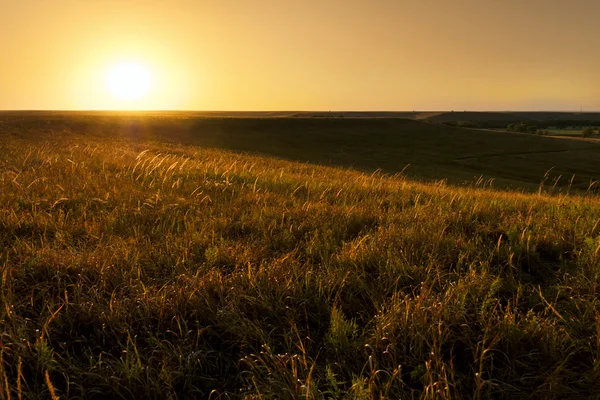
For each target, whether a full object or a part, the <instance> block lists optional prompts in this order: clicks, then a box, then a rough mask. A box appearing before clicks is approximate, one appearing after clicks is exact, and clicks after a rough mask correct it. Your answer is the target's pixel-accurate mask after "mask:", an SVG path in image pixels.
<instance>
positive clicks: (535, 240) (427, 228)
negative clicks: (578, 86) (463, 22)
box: [0, 116, 600, 399]
mask: <svg viewBox="0 0 600 400" xmlns="http://www.w3.org/2000/svg"><path fill="white" fill-rule="evenodd" d="M61 118H63V117H61ZM102 118H105V119H103V120H101V121H100V120H90V119H89V117H85V118H82V120H78V119H77V118H71V119H53V118H48V120H47V121H45V120H43V119H37V120H36V119H21V120H19V121H17V120H15V119H13V120H10V121H8V120H6V119H5V120H3V122H2V123H1V124H0V303H1V304H0V333H1V336H0V340H1V342H0V343H1V346H0V382H2V384H1V387H2V391H1V393H0V396H1V397H2V398H49V397H50V396H51V393H55V394H56V395H57V396H59V397H60V398H79V397H85V398H102V399H104V398H125V399H134V398H135V399H142V398H148V399H150V398H194V397H195V398H209V396H210V398H213V399H215V398H221V399H225V398H246V399H256V398H283V399H292V398H307V399H321V398H353V399H381V398H389V399H398V398H400V399H411V398H428V399H432V398H439V399H442V398H443V399H450V398H482V399H483V398H544V399H548V398H549V399H551V398H590V397H593V396H595V395H596V394H597V393H598V391H599V390H600V386H599V382H600V323H599V322H598V321H600V302H599V300H598V299H599V293H598V288H599V287H600V273H599V271H600V257H599V248H600V222H599V221H600V201H599V200H598V199H597V197H595V196H592V195H588V196H586V197H577V196H565V195H555V196H547V195H546V194H544V193H542V194H537V193H536V194H525V193H517V192H499V191H489V190H486V189H481V188H479V189H478V188H473V187H451V186H446V185H442V184H424V183H419V182H416V181H412V180H409V179H406V178H403V177H389V176H385V175H383V174H381V173H362V172H360V171H354V170H350V169H346V168H333V167H324V166H318V165H312V164H307V163H298V162H293V161H288V160H283V159H279V158H287V159H300V160H303V161H304V160H311V161H321V162H323V163H326V162H327V160H328V159H327V158H325V159H323V160H321V159H320V157H323V156H325V155H327V156H329V155H331V156H333V155H335V154H336V153H334V150H335V149H337V150H340V149H344V150H345V153H344V152H340V153H339V154H341V155H339V156H338V157H337V158H332V160H334V161H335V162H334V161H332V162H331V164H334V165H354V166H357V167H360V168H364V169H369V168H375V167H377V164H378V163H379V162H382V163H383V164H384V169H385V170H392V171H393V170H395V169H400V168H403V165H404V163H405V162H414V163H415V165H416V166H419V165H421V164H419V160H420V162H422V163H423V165H424V166H425V160H434V159H436V158H439V159H443V160H449V159H451V158H452V159H454V160H457V161H455V162H454V163H448V164H444V162H445V161H444V162H442V161H438V164H435V165H437V166H443V165H447V166H448V168H449V169H448V170H449V171H453V169H452V168H456V169H455V170H456V171H464V170H462V169H461V168H464V165H467V166H469V168H473V169H478V168H481V167H487V168H490V169H493V171H500V170H501V171H504V172H503V173H505V174H508V173H509V172H510V174H514V175H516V176H519V177H521V176H525V177H527V176H528V175H527V172H523V171H521V169H519V167H518V165H519V164H516V165H515V163H517V162H519V161H518V160H521V161H520V162H523V163H525V162H526V161H527V160H530V159H533V160H534V164H535V163H539V164H540V165H539V167H540V168H541V165H542V164H544V163H545V162H547V160H548V158H547V157H554V156H556V154H557V153H560V152H568V151H570V152H588V153H589V157H590V158H591V159H593V157H596V155H595V154H596V148H595V146H593V145H590V144H588V143H580V142H575V141H574V142H573V143H571V142H570V141H568V140H550V139H543V138H542V139H543V140H539V139H540V138H537V137H531V136H525V135H509V134H506V135H504V134H502V133H497V134H494V135H492V134H491V133H488V132H477V131H466V130H459V129H448V128H445V127H437V126H433V125H426V124H419V123H414V122H410V121H405V120H398V121H389V120H382V121H379V122H376V123H375V122H373V121H368V122H365V123H364V124H362V123H360V122H358V121H352V122H353V123H350V124H348V125H346V121H344V122H339V123H338V121H336V122H335V123H334V122H331V121H320V122H318V123H317V122H315V121H312V120H299V121H291V122H290V121H287V120H282V121H279V120H277V121H274V122H273V121H264V120H251V121H248V120H229V119H228V120H214V121H213V120H206V119H200V120H198V119H192V120H187V119H185V120H183V121H181V122H180V123H179V125H178V124H176V123H174V122H172V121H171V120H169V121H167V122H165V121H164V120H163V119H161V118H163V117H160V118H159V119H157V120H154V119H150V118H146V119H144V120H137V122H136V121H132V120H130V119H128V120H127V121H126V122H125V120H122V119H121V118H122V117H118V118H116V117H106V116H105V117H102ZM127 118H130V117H127ZM319 124H321V125H319ZM373 124H375V125H373ZM169 127H170V129H171V130H170V132H171V133H172V135H174V137H171V136H169ZM224 127H226V128H227V129H225V128H224ZM409 128H410V129H409ZM417 128H418V130H417V131H415V129H417ZM249 132H254V133H255V135H258V132H261V135H263V136H258V137H260V138H261V139H262V140H257V136H254V135H251V134H250V133H249ZM301 132H306V135H307V136H304V138H307V137H308V138H311V140H314V141H315V142H316V143H313V145H312V146H309V145H302V143H301V140H300V139H299V138H298V137H297V136H298V135H300V133H301ZM340 134H343V135H344V137H345V138H346V139H347V142H348V144H346V145H345V146H347V147H344V145H342V142H340V141H338V140H337V139H335V138H336V137H337V136H336V135H340ZM469 135H470V136H469ZM167 137H168V138H169V139H170V140H171V141H165V138H167ZM365 138H369V142H368V143H369V146H367V145H366V144H365V142H364V139H365ZM468 138H471V141H469V140H467V139H468ZM157 139H161V140H157ZM473 140H475V141H474V142H473ZM511 140H515V141H517V143H520V148H519V146H515V145H514V144H511ZM490 142H492V143H494V144H495V146H497V147H498V148H490V146H489V143H490ZM185 143H187V144H185ZM193 143H205V144H210V145H211V146H214V147H228V148H231V149H235V150H243V151H248V152H249V151H252V152H257V153H258V152H260V153H262V154H267V155H274V156H277V157H279V158H273V157H264V156H260V155H256V154H240V153H238V152H232V151H229V150H223V149H215V148H208V147H203V146H197V145H195V144H193ZM402 143H406V144H408V143H411V144H412V145H413V146H415V147H414V148H413V150H412V151H411V150H404V147H403V146H400V144H402ZM449 143H452V144H449ZM525 143H528V144H529V145H531V147H530V148H525V147H524V146H525ZM392 144H395V147H392ZM417 145H419V146H417ZM278 146H279V147H278ZM536 146H537V147H536ZM577 146H581V147H584V148H585V149H583V150H577ZM587 146H589V148H588V147H587ZM406 147H408V145H407V146H406ZM492 147H493V146H492ZM454 148H459V149H462V150H461V152H456V150H454ZM373 149H376V150H382V151H383V150H384V149H387V151H388V152H387V153H385V154H383V155H380V154H378V153H377V152H376V151H375V150H373ZM499 149H500V150H501V151H505V152H506V153H510V155H507V154H506V153H505V154H504V155H502V154H500V155H498V152H499ZM528 150H529V151H537V152H536V153H535V154H536V155H535V157H537V158H529V157H533V155H532V154H531V155H530V156H522V155H521V154H520V153H519V152H524V151H528ZM302 152H306V154H304V156H302ZM413 153H416V154H413ZM588 153H586V154H588ZM350 154H351V155H350ZM386 154H387V155H386ZM577 154H579V153H577ZM360 155H363V156H366V155H370V156H371V158H368V157H365V159H364V160H363V159H362V158H361V157H359V156H360ZM400 156H402V157H406V158H404V159H402V160H397V158H399V157H400ZM410 157H413V158H410ZM468 157H475V158H468ZM486 157H487V158H486ZM494 157H496V158H498V159H500V161H499V163H500V162H502V168H500V167H498V166H494V165H496V164H494V163H493V162H492V161H490V160H491V159H493V158H494ZM507 157H508V160H509V161H506V160H507ZM519 157H523V158H519ZM580 158H581V157H580ZM377 160H379V161H377ZM381 160H383V161H381ZM515 160H517V161H515ZM523 160H525V161H523ZM499 163H498V165H500V164H499ZM523 165H525V164H523ZM536 165H537V164H536ZM577 165H583V161H581V164H577ZM511 166H512V167H511ZM509 167H510V168H509ZM545 167H546V165H544V168H545ZM394 168H395V169H394ZM423 168H424V167H423ZM532 168H533V167H532ZM582 168H583V167H582ZM422 171H427V170H426V169H425V168H424V169H422ZM431 171H434V170H433V169H432V170H431ZM507 171H508V172H507ZM596 171H597V170H596ZM434 172H435V171H434ZM593 172H594V169H593V168H591V167H590V169H589V173H590V174H592V173H593ZM432 173H433V172H432ZM477 173H479V171H477ZM507 176H508V175H507ZM531 179H533V178H531ZM531 182H532V184H533V183H534V181H531Z"/></svg>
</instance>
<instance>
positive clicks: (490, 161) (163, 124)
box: [0, 113, 600, 192]
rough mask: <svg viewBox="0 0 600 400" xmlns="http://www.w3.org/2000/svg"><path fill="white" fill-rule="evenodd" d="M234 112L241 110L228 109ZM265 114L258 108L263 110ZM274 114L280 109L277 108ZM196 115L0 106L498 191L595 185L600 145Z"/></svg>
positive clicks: (353, 122) (82, 127)
mask: <svg viewBox="0 0 600 400" xmlns="http://www.w3.org/2000/svg"><path fill="white" fill-rule="evenodd" d="M234 115H237V114H234ZM259 115H262V114H259ZM276 116H279V114H276ZM245 117H247V115H246V114H243V115H242V117H221V116H220V114H217V116H216V117H210V118H209V117H206V116H204V114H202V113H201V114H199V115H197V113H146V114H127V113H121V114H107V113H75V114H73V113H71V114H69V113H41V114H40V113H37V114H36V113H32V114H31V115H27V114H25V115H22V114H6V115H4V116H2V114H0V126H2V124H3V126H4V129H5V130H11V129H12V130H13V131H21V130H26V131H28V132H45V133H48V134H53V133H55V132H65V133H68V132H70V133H74V134H77V135H81V134H85V135H94V136H96V137H102V138H129V139H131V140H133V141H136V140H137V141H144V140H160V141H169V142H171V143H177V144H186V145H190V144H191V145H201V146H204V147H212V148H221V149H226V150H233V151H236V152H246V153H251V154H257V155H266V156H270V157H276V158H280V159H286V160H293V161H302V162H310V163H316V164H320V165H325V166H337V167H344V168H346V167H351V168H354V169H357V170H361V171H365V172H369V173H371V172H374V171H376V170H381V171H383V172H384V173H388V174H395V173H399V172H402V173H403V174H404V175H405V176H407V177H409V178H412V179H419V180H421V181H429V182H432V181H433V182H437V181H440V180H445V181H447V182H448V183H451V184H459V185H464V184H473V183H475V182H493V187H495V188H498V189H504V188H511V189H517V190H526V191H532V192H533V191H537V190H538V188H539V186H540V183H543V184H544V185H546V186H554V187H555V189H556V190H557V191H561V190H562V191H565V192H566V191H568V190H581V191H587V190H588V189H589V188H590V186H592V188H593V189H595V185H596V184H595V183H594V182H595V181H596V180H598V178H600V174H599V171H600V143H597V142H594V141H581V140H565V139H557V138H550V137H541V136H536V135H529V134H515V133H508V132H497V131H490V130H475V129H464V128H457V127H451V126H446V125H440V124H432V123H425V122H420V121H414V120H409V119H401V118H359V119H350V118H277V117H275V118H256V117H255V118H245Z"/></svg>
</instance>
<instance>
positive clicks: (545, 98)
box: [0, 0, 600, 111]
mask: <svg viewBox="0 0 600 400" xmlns="http://www.w3.org/2000/svg"><path fill="white" fill-rule="evenodd" d="M0 38H2V40H1V41H0V49H1V51H0V54H1V55H2V56H1V58H0V109H29V110H31V109H54V110H57V109H64V110H69V109H84V110H89V109H153V110H155V109H160V110H174V109H180V110H348V111H350V110H366V111H374V110H382V111H384V110H391V111H393V110H410V111H412V110H563V111H569V110H577V111H578V110H579V109H580V108H583V109H584V110H587V111H592V110H600V47H598V43H597V40H598V38H600V1H598V0H452V1H449V0H410V1H408V0H302V1H290V0H279V1H276V0H253V1H249V0H211V1H209V0H170V1H166V0H161V1H155V0H0ZM123 65H135V66H136V67H135V68H137V69H135V68H134V70H135V71H142V72H141V73H140V72H135V73H133V75H123V76H118V77H117V78H116V80H115V79H113V80H112V81H111V78H110V76H111V72H110V71H115V69H116V70H119V68H121V67H122V66H123ZM121 69H122V68H121ZM140 76H143V77H145V78H144V79H146V80H145V81H144V82H141V83H140V82H138V86H139V85H142V86H144V90H141V91H139V93H137V92H135V90H136V86H135V85H134V83H132V82H136V79H138V78H139V77H140ZM140 79H141V78H140ZM131 85H134V87H131ZM115 86H116V87H117V89H115ZM119 86H122V87H121V91H119V88H118V87H119ZM138 89H139V88H138ZM132 91H133V92H132ZM128 94H130V95H131V96H128Z"/></svg>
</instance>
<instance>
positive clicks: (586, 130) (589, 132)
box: [581, 126, 594, 138]
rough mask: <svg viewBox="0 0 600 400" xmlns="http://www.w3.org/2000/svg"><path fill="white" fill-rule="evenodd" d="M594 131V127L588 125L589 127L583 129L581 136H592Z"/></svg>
mask: <svg viewBox="0 0 600 400" xmlns="http://www.w3.org/2000/svg"><path fill="white" fill-rule="evenodd" d="M593 133H594V128H591V127H589V126H588V127H587V128H584V129H583V130H582V131H581V137H584V138H585V137H589V136H590V135H592V134H593Z"/></svg>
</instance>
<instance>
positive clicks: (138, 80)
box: [106, 61, 152, 101]
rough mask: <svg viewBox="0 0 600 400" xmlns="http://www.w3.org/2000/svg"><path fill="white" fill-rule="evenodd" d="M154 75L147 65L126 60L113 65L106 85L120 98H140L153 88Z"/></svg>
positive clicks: (108, 72) (109, 70) (128, 99)
mask: <svg viewBox="0 0 600 400" xmlns="http://www.w3.org/2000/svg"><path fill="white" fill-rule="evenodd" d="M151 84H152V76H151V73H150V70H149V69H148V67H146V66H145V65H143V64H141V63H138V62H133V61H124V62H119V63H117V64H114V65H112V66H111V67H110V68H109V69H108V71H107V73H106V86H107V88H108V90H109V91H110V92H111V94H112V95H113V96H114V97H115V98H117V99H118V100H127V101H130V100H139V99H142V98H144V97H145V96H146V95H147V94H148V92H149V91H150V89H151Z"/></svg>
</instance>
